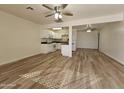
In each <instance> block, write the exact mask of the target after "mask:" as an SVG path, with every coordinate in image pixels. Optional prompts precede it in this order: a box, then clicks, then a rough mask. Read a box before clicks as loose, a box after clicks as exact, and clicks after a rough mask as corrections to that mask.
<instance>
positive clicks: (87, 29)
mask: <svg viewBox="0 0 124 93" xmlns="http://www.w3.org/2000/svg"><path fill="white" fill-rule="evenodd" d="M96 30H97V29H96V28H93V27H92V26H91V24H87V25H86V28H85V29H83V30H78V31H82V32H92V31H96Z"/></svg>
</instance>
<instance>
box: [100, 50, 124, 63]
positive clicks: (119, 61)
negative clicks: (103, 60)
mask: <svg viewBox="0 0 124 93" xmlns="http://www.w3.org/2000/svg"><path fill="white" fill-rule="evenodd" d="M100 52H101V53H103V54H104V55H106V56H108V57H110V58H111V59H113V60H115V61H116V62H118V63H119V64H121V65H124V62H123V61H121V60H120V59H118V58H115V57H113V56H112V55H110V54H109V53H106V52H103V51H101V50H100Z"/></svg>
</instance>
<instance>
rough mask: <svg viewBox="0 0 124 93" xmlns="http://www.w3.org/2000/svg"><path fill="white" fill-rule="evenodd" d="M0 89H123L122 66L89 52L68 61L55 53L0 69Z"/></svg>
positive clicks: (81, 50) (101, 55)
mask: <svg viewBox="0 0 124 93" xmlns="http://www.w3.org/2000/svg"><path fill="white" fill-rule="evenodd" d="M0 88H3V89H6V88H7V89H13V88H14V89H16V88H18V89H28V88H29V89H48V88H50V89H52V88H53V89H58V88H61V89H101V88H102V89H109V88H124V66H123V65H121V64H119V63H118V62H116V61H115V60H113V59H111V58H109V57H108V56H106V55H104V54H102V53H100V52H98V51H97V50H93V49H77V51H76V52H73V57H72V58H69V57H63V56H62V55H61V53H60V51H56V52H53V53H49V54H44V55H43V54H41V55H37V56H34V57H31V58H27V59H24V60H20V61H18V62H14V63H11V64H7V65H3V66H0Z"/></svg>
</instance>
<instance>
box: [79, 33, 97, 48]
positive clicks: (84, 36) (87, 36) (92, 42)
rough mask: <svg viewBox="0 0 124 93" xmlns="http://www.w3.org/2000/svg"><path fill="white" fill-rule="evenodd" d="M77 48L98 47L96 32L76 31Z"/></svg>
mask: <svg viewBox="0 0 124 93" xmlns="http://www.w3.org/2000/svg"><path fill="white" fill-rule="evenodd" d="M77 48H91V49H97V48H98V35H97V32H96V31H94V32H90V33H88V32H81V31H78V32H77Z"/></svg>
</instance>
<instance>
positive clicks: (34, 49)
mask: <svg viewBox="0 0 124 93" xmlns="http://www.w3.org/2000/svg"><path fill="white" fill-rule="evenodd" d="M38 53H40V25H38V24H35V23H32V22H30V21H27V20H24V19H21V18H19V17H16V16H13V15H10V14H7V13H4V12H1V11H0V65H1V64H6V63H9V62H12V61H15V60H18V59H22V58H25V57H28V56H31V55H35V54H38Z"/></svg>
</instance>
